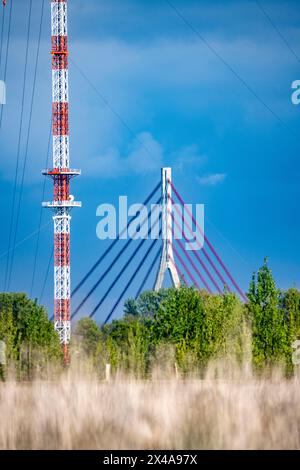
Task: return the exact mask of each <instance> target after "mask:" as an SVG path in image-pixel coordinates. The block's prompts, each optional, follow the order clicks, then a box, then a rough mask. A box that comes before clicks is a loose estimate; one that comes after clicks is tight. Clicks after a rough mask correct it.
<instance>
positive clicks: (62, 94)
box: [52, 69, 69, 103]
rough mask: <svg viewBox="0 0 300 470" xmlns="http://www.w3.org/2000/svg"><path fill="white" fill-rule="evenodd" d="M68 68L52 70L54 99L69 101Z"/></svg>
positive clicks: (56, 100) (55, 100)
mask: <svg viewBox="0 0 300 470" xmlns="http://www.w3.org/2000/svg"><path fill="white" fill-rule="evenodd" d="M68 75H69V74H68V70H67V69H57V70H52V101H53V103H57V102H60V103H67V102H68V101H69V85H68Z"/></svg>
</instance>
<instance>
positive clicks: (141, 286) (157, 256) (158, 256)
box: [135, 247, 162, 300]
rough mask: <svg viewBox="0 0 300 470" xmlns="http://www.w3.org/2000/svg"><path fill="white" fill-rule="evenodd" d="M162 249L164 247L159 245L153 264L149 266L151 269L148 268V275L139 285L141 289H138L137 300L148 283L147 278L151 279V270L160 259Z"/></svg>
mask: <svg viewBox="0 0 300 470" xmlns="http://www.w3.org/2000/svg"><path fill="white" fill-rule="evenodd" d="M161 250H162V248H161V247H159V250H158V251H157V253H156V255H155V257H154V259H153V261H152V263H151V265H150V266H149V269H148V271H147V272H146V275H145V277H144V279H143V281H142V283H141V285H140V287H139V289H138V291H137V293H136V296H135V300H137V299H138V297H139V296H140V294H141V292H142V290H143V289H144V287H145V284H146V282H147V280H148V279H149V277H150V274H151V272H152V270H153V268H154V266H155V264H156V263H157V261H158V260H159V258H160V256H161ZM153 290H154V288H153Z"/></svg>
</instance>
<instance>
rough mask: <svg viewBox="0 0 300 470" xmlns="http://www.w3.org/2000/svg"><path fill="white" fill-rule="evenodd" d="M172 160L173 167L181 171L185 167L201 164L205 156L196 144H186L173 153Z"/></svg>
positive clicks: (205, 158)
mask: <svg viewBox="0 0 300 470" xmlns="http://www.w3.org/2000/svg"><path fill="white" fill-rule="evenodd" d="M172 160H173V161H175V163H174V168H175V169H176V170H179V171H182V170H185V169H186V168H187V167H195V166H199V165H203V164H204V163H205V162H206V160H207V156H206V155H204V154H201V153H200V152H199V149H198V146H197V145H188V146H187V147H183V148H182V149H180V150H179V151H178V152H176V153H174V155H173V158H172Z"/></svg>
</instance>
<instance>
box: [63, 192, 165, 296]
mask: <svg viewBox="0 0 300 470" xmlns="http://www.w3.org/2000/svg"><path fill="white" fill-rule="evenodd" d="M159 187H160V183H158V184H157V185H156V186H155V188H154V189H153V191H151V193H150V194H149V196H148V197H147V198H146V199H145V201H144V202H143V205H144V206H146V205H147V204H148V202H149V201H150V200H151V199H152V197H153V196H154V195H155V194H156V192H157V191H158V189H159ZM136 218H137V215H136V216H133V217H132V218H131V219H130V220H129V222H128V224H127V226H126V228H124V229H123V230H122V231H121V233H119V234H118V236H117V238H116V239H115V240H114V241H113V242H112V243H111V245H109V247H108V248H107V249H106V250H105V252H104V253H103V254H102V255H101V256H100V258H99V259H98V260H97V261H96V263H95V264H93V266H92V267H91V269H90V270H89V271H88V272H87V274H86V275H85V276H84V277H83V278H82V280H81V281H80V282H79V283H78V284H77V286H76V287H75V289H73V291H72V294H71V296H72V297H73V296H74V295H75V294H76V293H77V292H78V290H79V289H80V288H81V287H82V286H83V285H84V284H85V282H86V281H87V280H88V278H89V277H90V276H91V274H92V273H93V272H94V271H95V269H96V268H97V267H98V266H99V264H100V263H102V261H104V259H105V258H106V256H107V255H108V254H109V253H110V252H111V250H112V249H113V248H114V246H115V245H116V244H117V242H118V241H119V240H120V238H121V237H122V236H123V235H124V234H125V233H126V231H127V230H128V228H129V226H130V224H131V223H132V222H133V221H134V220H135V219H136Z"/></svg>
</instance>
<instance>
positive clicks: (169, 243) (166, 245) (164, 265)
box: [154, 168, 180, 292]
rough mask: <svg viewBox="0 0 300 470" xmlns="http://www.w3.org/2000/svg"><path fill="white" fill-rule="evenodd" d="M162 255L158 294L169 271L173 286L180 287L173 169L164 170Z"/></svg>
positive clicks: (162, 172) (158, 277) (157, 281)
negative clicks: (175, 237) (175, 240)
mask: <svg viewBox="0 0 300 470" xmlns="http://www.w3.org/2000/svg"><path fill="white" fill-rule="evenodd" d="M161 180H162V202H161V203H162V243H163V247H162V253H161V258H160V264H159V270H158V273H157V277H156V281H155V287H154V290H155V291H156V292H157V291H159V290H160V289H161V288H162V285H163V281H164V277H165V273H166V271H167V270H169V273H170V276H171V280H172V284H173V286H174V287H176V288H178V287H180V278H179V275H178V271H177V268H176V264H175V260H174V254H173V219H172V186H171V184H170V183H171V181H172V169H171V168H162V171H161Z"/></svg>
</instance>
